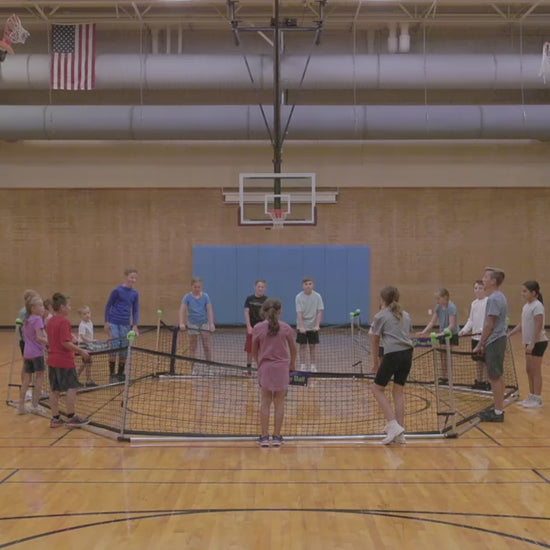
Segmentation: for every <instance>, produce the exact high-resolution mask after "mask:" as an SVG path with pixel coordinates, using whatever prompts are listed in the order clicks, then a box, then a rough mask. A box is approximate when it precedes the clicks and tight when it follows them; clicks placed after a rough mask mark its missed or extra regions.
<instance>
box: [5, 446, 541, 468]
mask: <svg viewBox="0 0 550 550" xmlns="http://www.w3.org/2000/svg"><path fill="white" fill-rule="evenodd" d="M110 448H115V449H116V447H110ZM475 448H477V447H475ZM542 469H545V468H542ZM2 470H8V471H10V472H11V471H12V470H13V468H0V471H2ZM18 471H19V472H66V471H67V468H66V467H59V468H45V467H44V468H41V467H34V468H18ZM78 471H82V472H122V473H126V472H289V471H292V472H313V473H315V472H392V473H396V472H433V471H434V469H433V468H400V469H399V470H395V468H305V467H304V468H294V467H293V468H292V469H291V470H289V468H268V467H266V468H246V469H243V468H185V467H182V468H162V467H159V468H79V467H74V468H73V467H71V472H78ZM437 471H438V472H524V471H529V472H533V471H536V470H535V469H533V468H530V467H528V466H526V467H525V468H485V467H483V468H438V469H437ZM539 475H540V474H539Z"/></svg>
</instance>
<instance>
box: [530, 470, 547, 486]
mask: <svg viewBox="0 0 550 550" xmlns="http://www.w3.org/2000/svg"><path fill="white" fill-rule="evenodd" d="M533 472H534V473H535V474H537V475H538V476H539V477H540V478H542V479H543V480H544V481H545V482H546V483H550V478H548V477H546V476H545V475H544V474H542V473H541V472H539V471H538V470H537V469H536V468H533Z"/></svg>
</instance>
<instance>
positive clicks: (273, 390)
mask: <svg viewBox="0 0 550 550" xmlns="http://www.w3.org/2000/svg"><path fill="white" fill-rule="evenodd" d="M261 315H262V317H263V319H264V321H262V322H261V323H258V324H257V325H255V326H254V328H253V330H252V355H253V357H254V359H255V361H256V365H257V368H258V382H259V383H260V388H261V392H262V393H261V401H260V424H261V435H260V437H259V438H258V444H259V445H260V446H262V447H269V435H268V430H269V414H270V411H271V403H273V406H274V431H273V438H272V441H271V442H272V445H273V446H274V447H279V446H280V445H281V444H282V443H283V438H282V436H281V427H282V425H283V418H284V414H285V409H284V407H285V402H284V399H285V392H286V389H287V387H288V382H289V378H290V371H291V370H294V367H295V363H296V346H295V345H294V330H293V329H292V328H291V327H290V325H288V324H287V323H284V322H283V321H279V317H280V316H281V302H280V300H277V299H276V298H268V299H267V300H266V301H265V302H264V303H263V305H262V310H261Z"/></svg>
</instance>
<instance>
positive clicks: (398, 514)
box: [0, 508, 550, 548]
mask: <svg viewBox="0 0 550 550" xmlns="http://www.w3.org/2000/svg"><path fill="white" fill-rule="evenodd" d="M243 512H244V513H255V512H269V513H276V512H293V513H296V512H301V513H333V514H334V513H337V514H350V515H351V514H358V515H372V516H380V517H390V518H399V519H404V520H411V521H419V522H427V523H433V524H438V525H445V526H449V527H459V528H462V529H468V530H472V531H477V532H481V533H486V534H491V535H497V536H500V537H503V538H507V539H512V540H517V541H521V542H523V543H527V544H532V545H535V546H538V547H540V548H550V544H549V543H547V542H545V541H537V540H535V539H530V538H526V537H520V536H518V535H513V534H511V533H504V532H502V531H497V530H495V529H487V528H485V527H477V526H473V525H465V524H463V523H457V522H455V521H445V520H441V519H432V518H429V517H428V518H424V517H420V516H422V515H442V516H459V517H460V516H462V517H483V518H506V519H509V518H511V519H515V520H517V519H528V520H536V521H550V517H545V518H540V517H532V516H516V515H508V514H476V513H466V514H465V513H456V514H455V513H453V512H433V511H425V512H421V511H420V512H419V511H409V510H403V511H399V510H395V511H392V510H361V509H358V510H352V509H316V508H302V509H300V508H251V509H250V508H235V509H205V510H169V511H159V510H157V511H150V512H147V511H141V512H140V511H135V512H130V511H122V512H86V513H74V514H71V513H69V514H51V515H49V514H48V515H37V516H30V517H29V516H26V517H22V516H19V517H12V518H0V521H2V520H6V521H13V520H23V519H30V520H32V519H38V518H53V517H79V516H90V515H113V514H129V513H130V514H139V515H137V516H135V517H131V518H129V517H127V516H126V517H124V518H119V519H111V520H104V521H96V522H92V523H87V524H84V525H75V526H72V527H66V528H63V529H55V530H51V531H46V532H43V533H38V534H35V535H31V536H28V537H24V538H20V539H15V540H12V541H8V542H7V543H3V544H0V548H8V547H10V546H15V545H17V544H20V543H24V542H29V541H31V540H37V539H40V538H45V537H48V536H53V535H57V534H60V533H65V532H70V531H76V530H80V529H86V528H89V527H98V526H101V525H109V524H115V523H122V522H125V523H126V522H128V521H138V520H145V519H158V518H163V517H173V516H184V515H198V514H215V513H243ZM409 514H419V515H420V516H419V515H409Z"/></svg>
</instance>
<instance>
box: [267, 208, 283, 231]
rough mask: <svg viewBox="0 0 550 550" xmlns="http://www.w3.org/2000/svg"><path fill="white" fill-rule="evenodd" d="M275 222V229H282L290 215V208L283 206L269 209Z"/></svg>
mask: <svg viewBox="0 0 550 550" xmlns="http://www.w3.org/2000/svg"><path fill="white" fill-rule="evenodd" d="M267 213H268V214H269V216H270V217H271V221H272V222H273V229H282V228H283V227H284V225H285V220H286V217H287V215H288V210H283V209H282V208H271V209H269V210H268V211H267Z"/></svg>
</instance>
